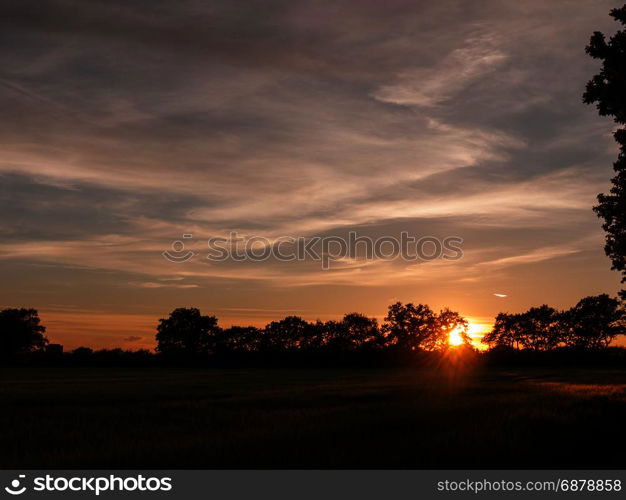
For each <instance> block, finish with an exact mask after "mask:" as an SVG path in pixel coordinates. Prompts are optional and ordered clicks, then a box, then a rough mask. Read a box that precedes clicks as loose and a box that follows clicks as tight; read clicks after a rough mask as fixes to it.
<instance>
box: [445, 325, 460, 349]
mask: <svg viewBox="0 0 626 500" xmlns="http://www.w3.org/2000/svg"><path fill="white" fill-rule="evenodd" d="M462 331H463V329H462V328H461V327H460V326H457V327H456V328H455V329H454V330H452V331H451V332H450V335H449V337H448V343H449V344H450V345H451V346H453V347H456V346H459V345H463V343H464V342H463V336H462V335H461V332H462Z"/></svg>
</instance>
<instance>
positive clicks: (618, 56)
mask: <svg viewBox="0 0 626 500" xmlns="http://www.w3.org/2000/svg"><path fill="white" fill-rule="evenodd" d="M611 16H612V17H613V18H614V19H615V20H617V21H619V22H620V23H622V25H626V5H624V6H623V7H621V8H619V9H613V10H611ZM586 51H587V53H588V54H589V55H590V56H591V57H593V58H594V59H600V60H602V68H601V70H600V72H599V73H598V74H597V75H595V76H594V77H593V78H592V79H591V80H590V81H589V82H588V83H587V87H586V91H585V93H584V95H583V101H584V102H585V103H586V104H592V103H595V104H596V107H597V109H598V113H599V114H600V115H601V116H612V117H613V120H614V121H615V122H616V123H618V124H619V125H624V124H626V30H620V31H618V32H617V33H615V35H613V36H612V37H611V38H610V39H609V41H608V42H607V41H606V38H605V36H604V35H603V34H602V33H600V32H599V31H596V32H595V33H594V34H593V35H592V37H591V40H590V42H589V45H588V46H587V47H586ZM614 137H615V140H616V141H617V142H618V144H619V147H620V151H619V155H618V158H617V161H616V162H615V163H614V164H613V168H614V170H615V172H616V175H615V177H613V179H611V182H612V183H613V186H612V188H611V190H610V192H609V194H604V193H602V194H599V195H598V202H599V203H598V205H597V206H596V207H594V210H595V212H596V213H597V214H598V217H601V218H602V219H604V224H603V225H602V228H603V229H604V230H605V231H606V233H607V235H606V243H605V247H604V250H605V252H606V254H607V256H609V257H610V258H611V263H612V269H615V270H617V271H620V272H621V273H622V283H624V282H626V130H625V129H624V128H619V129H618V130H617V131H616V132H615V133H614ZM620 295H621V297H622V298H623V299H626V290H622V291H621V292H620Z"/></svg>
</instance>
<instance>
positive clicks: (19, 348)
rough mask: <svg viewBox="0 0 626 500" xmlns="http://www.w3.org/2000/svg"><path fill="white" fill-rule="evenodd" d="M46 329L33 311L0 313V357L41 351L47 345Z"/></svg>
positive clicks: (9, 310)
mask: <svg viewBox="0 0 626 500" xmlns="http://www.w3.org/2000/svg"><path fill="white" fill-rule="evenodd" d="M44 333H46V328H45V327H44V326H43V325H42V324H41V320H40V319H39V315H38V314H37V311H36V310H35V309H4V310H3V311H0V357H2V358H10V357H13V356H15V355H16V354H19V353H28V352H33V351H39V350H42V349H43V348H44V347H45V346H46V344H47V343H48V339H47V338H46V337H45V336H44Z"/></svg>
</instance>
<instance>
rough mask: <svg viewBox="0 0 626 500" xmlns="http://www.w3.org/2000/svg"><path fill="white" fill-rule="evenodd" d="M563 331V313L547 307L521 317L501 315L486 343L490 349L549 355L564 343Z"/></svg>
mask: <svg viewBox="0 0 626 500" xmlns="http://www.w3.org/2000/svg"><path fill="white" fill-rule="evenodd" d="M563 330H564V325H563V313H561V312H559V311H557V310H556V309H554V308H552V307H549V306H547V305H545V304H544V305H542V306H540V307H531V308H530V309H529V310H528V311H526V312H523V313H520V314H507V313H500V314H498V316H496V321H495V323H494V325H493V328H492V329H491V331H490V332H489V333H487V335H485V336H484V337H483V342H484V343H486V344H488V345H489V346H491V347H501V346H505V347H513V348H515V349H532V350H534V351H547V350H550V349H553V348H555V347H556V346H558V345H559V343H560V342H561V341H562V340H563V333H562V332H563Z"/></svg>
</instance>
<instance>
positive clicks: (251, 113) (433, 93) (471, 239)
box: [0, 0, 619, 348]
mask: <svg viewBox="0 0 626 500" xmlns="http://www.w3.org/2000/svg"><path fill="white" fill-rule="evenodd" d="M617 5H618V3H617V2H609V1H606V2H598V1H597V0H576V1H570V0H565V1H563V2H559V3H558V4H556V3H554V2H545V1H538V0H529V1H525V2H519V1H512V0H506V1H500V0H498V1H496V0H485V1H481V2H457V1H452V0H443V1H437V2H415V1H408V0H390V1H385V2H380V1H374V0H364V1H359V2H357V1H354V2H350V1H347V2H336V1H330V0H328V1H326V0H322V1H319V0H316V1H312V0H308V1H303V0H295V1H293V0H292V1H264V2H239V1H233V2H198V1H188V0H185V1H181V2H167V3H160V2H155V3H154V4H151V5H150V8H149V9H148V8H147V7H146V6H145V5H144V4H142V3H139V2H137V3H128V2H122V1H120V2H113V1H112V2H106V3H92V2H78V3H76V2H71V1H69V0H68V1H64V0H46V1H44V2H37V3H32V2H30V1H24V2H16V3H15V4H13V5H11V6H10V7H9V12H8V15H7V16H6V17H5V18H4V19H3V20H2V21H0V23H2V33H3V40H4V41H3V44H2V47H1V48H0V51H1V52H2V61H3V63H2V68H1V69H0V105H1V109H2V110H3V111H2V113H3V120H2V121H1V122H0V148H1V151H2V156H1V161H0V204H1V207H0V208H1V213H2V218H1V219H0V228H1V229H2V235H3V238H2V240H1V241H0V270H1V272H2V276H3V280H2V287H1V289H0V305H1V306H2V307H19V306H24V307H34V308H37V309H38V310H39V311H40V315H41V317H42V320H43V322H44V324H45V325H47V327H48V336H49V338H50V340H51V341H54V342H60V343H63V344H65V345H66V347H67V348H73V347H77V346H79V345H89V346H93V347H112V346H121V347H124V348H138V347H151V346H152V345H153V335H154V329H155V326H156V324H157V321H158V319H159V318H160V317H164V316H165V315H167V314H168V313H169V311H171V310H172V309H174V308H175V307H181V306H195V307H199V308H200V309H201V310H202V312H203V313H205V314H216V315H217V316H218V317H219V318H220V323H221V324H222V325H224V326H227V325H229V324H232V323H239V324H243V323H245V324H254V325H263V324H265V323H267V322H268V321H270V320H273V319H278V318H280V317H283V316H285V315H289V314H297V315H300V316H302V317H304V318H305V319H310V320H314V319H318V318H319V319H331V318H338V317H340V316H341V315H343V314H344V313H346V312H351V311H357V312H362V313H365V314H368V315H370V316H376V317H378V318H379V319H382V318H383V317H384V315H385V311H386V308H387V306H388V305H389V304H390V303H393V302H395V301H398V300H399V301H402V302H411V301H412V302H422V303H428V304H429V305H430V306H431V307H433V308H435V309H439V308H443V307H446V306H447V307H450V308H452V309H454V310H458V311H459V312H461V313H462V314H464V315H466V316H468V317H470V318H471V320H472V321H473V322H474V323H477V324H483V325H488V324H489V322H490V321H491V320H492V318H493V317H494V316H495V315H496V314H497V313H498V312H500V311H510V312H513V311H519V310H522V309H524V308H527V307H530V306H532V305H538V304H543V303H548V304H550V305H552V306H554V307H558V308H564V307H570V306H572V305H573V304H574V303H575V302H577V301H578V299H580V298H581V297H583V296H586V295H595V294H598V293H604V292H606V293H610V294H615V293H616V292H617V290H618V289H619V276H618V275H617V274H616V273H613V272H611V271H610V269H609V268H610V264H609V261H608V259H607V258H606V257H605V256H604V253H603V250H602V246H603V238H604V236H603V233H602V231H601V229H600V223H599V221H598V220H597V218H596V217H595V215H594V214H593V213H592V211H591V207H592V206H593V204H594V203H595V197H596V195H597V193H599V192H601V191H603V190H606V189H607V187H608V185H609V178H610V176H611V164H612V162H613V160H614V157H615V155H616V147H615V144H614V143H613V141H612V138H611V127H612V124H611V123H610V122H609V121H607V120H604V119H601V118H599V117H597V116H596V113H595V111H594V110H593V109H592V108H589V107H586V106H584V105H583V104H582V103H581V94H582V91H583V89H584V84H585V82H586V81H587V80H588V79H589V78H590V77H591V76H592V75H593V74H594V72H595V70H596V63H595V62H594V61H592V60H591V59H589V58H588V57H587V56H586V55H585V53H584V47H585V44H586V43H587V40H588V38H589V36H590V34H591V33H592V32H593V31H595V30H600V31H605V32H611V31H613V30H615V28H616V26H615V25H614V24H613V22H612V21H611V19H610V18H609V16H608V10H609V9H610V8H611V7H613V6H617ZM35 6H36V8H35ZM33 12H37V15H36V16H35V15H34V14H33ZM231 231H237V232H238V233H239V234H241V235H243V236H245V237H251V236H262V237H266V238H270V239H273V238H278V237H280V236H292V237H297V236H305V237H312V236H316V235H319V236H324V235H326V236H328V235H339V236H345V235H346V234H347V233H348V231H356V232H358V233H359V234H360V235H368V236H371V237H380V236H395V237H397V236H398V235H399V234H400V232H402V231H407V232H408V233H410V234H412V235H416V236H418V237H419V236H426V235H432V236H435V237H439V238H444V237H446V236H459V237H461V238H463V245H462V249H463V253H464V256H463V258H462V259H460V260H455V261H446V260H443V259H438V260H435V261H432V262H423V263H416V262H406V261H403V260H401V259H396V260H384V259H374V260H367V259H364V258H360V257H359V256H356V257H355V258H353V259H345V260H342V261H341V262H336V263H334V265H333V266H331V269H329V270H322V269H321V268H320V264H319V262H310V261H304V262H276V261H273V260H269V261H264V262H244V263H241V262H233V261H228V262H211V261H208V260H207V259H206V258H204V255H205V254H206V251H207V239H208V238H209V237H216V236H225V235H228V234H229V233H230V232H231ZM183 234H193V238H192V239H190V240H189V241H186V242H185V243H186V246H187V248H188V249H192V250H193V251H194V252H196V253H197V255H196V257H194V259H192V260H191V261H189V262H186V263H184V264H176V263H172V262H168V261H166V260H165V259H164V258H163V257H162V256H161V252H163V251H164V250H167V249H169V248H170V244H171V243H172V241H174V240H178V239H181V237H182V235H183ZM494 294H500V295H506V297H499V296H496V295H494Z"/></svg>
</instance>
